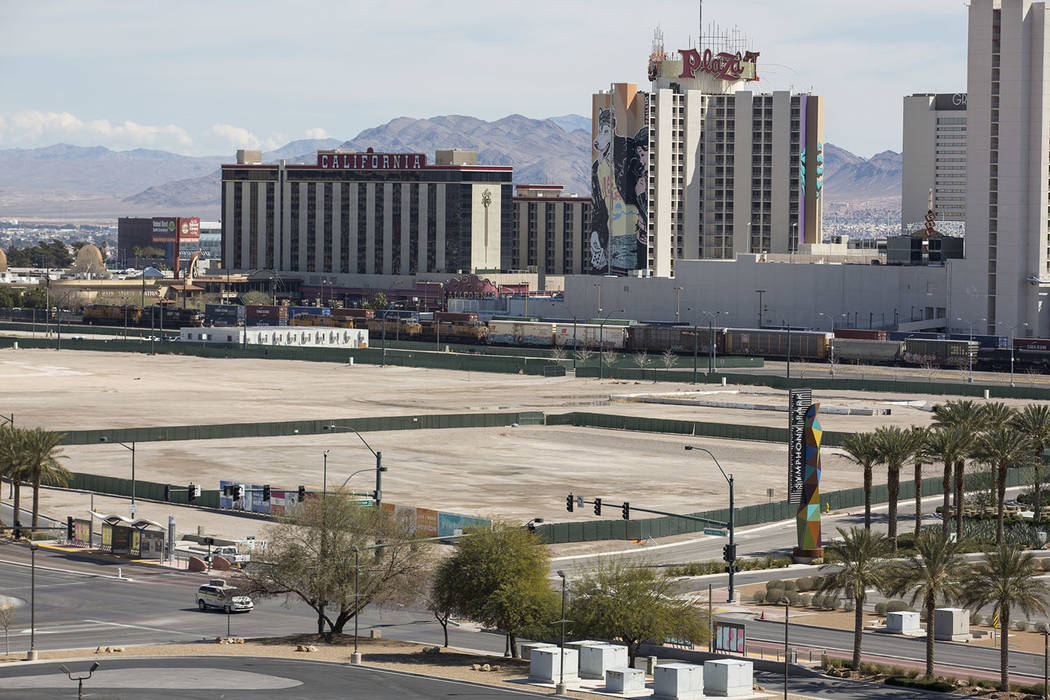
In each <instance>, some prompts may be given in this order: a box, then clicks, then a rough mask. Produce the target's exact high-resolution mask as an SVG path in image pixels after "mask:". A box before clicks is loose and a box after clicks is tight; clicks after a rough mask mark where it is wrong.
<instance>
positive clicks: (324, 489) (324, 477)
mask: <svg viewBox="0 0 1050 700" xmlns="http://www.w3.org/2000/svg"><path fill="white" fill-rule="evenodd" d="M321 460H322V466H321V500H322V501H324V500H327V499H328V450H324V451H323V452H321Z"/></svg>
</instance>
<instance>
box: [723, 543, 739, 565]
mask: <svg viewBox="0 0 1050 700" xmlns="http://www.w3.org/2000/svg"><path fill="white" fill-rule="evenodd" d="M722 559H723V561H727V562H730V563H732V562H734V561H736V545H735V544H727V545H723V546H722Z"/></svg>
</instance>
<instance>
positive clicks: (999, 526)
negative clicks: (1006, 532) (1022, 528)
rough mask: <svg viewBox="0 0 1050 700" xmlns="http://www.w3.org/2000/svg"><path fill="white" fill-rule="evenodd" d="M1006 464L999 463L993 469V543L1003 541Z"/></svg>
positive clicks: (997, 543) (996, 543)
mask: <svg viewBox="0 0 1050 700" xmlns="http://www.w3.org/2000/svg"><path fill="white" fill-rule="evenodd" d="M1006 469H1007V466H1006V464H1005V463H1004V464H999V465H997V468H996V470H995V482H996V484H995V485H996V501H998V503H996V512H995V545H996V546H997V547H998V546H999V545H1001V544H1002V543H1003V517H1004V515H1005V514H1006Z"/></svg>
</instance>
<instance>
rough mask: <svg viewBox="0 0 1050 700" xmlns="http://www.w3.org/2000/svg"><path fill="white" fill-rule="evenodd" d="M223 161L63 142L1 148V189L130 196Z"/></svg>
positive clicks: (196, 175) (192, 174) (197, 174)
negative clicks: (72, 144) (41, 145)
mask: <svg viewBox="0 0 1050 700" xmlns="http://www.w3.org/2000/svg"><path fill="white" fill-rule="evenodd" d="M222 161H223V158H222V157H221V156H203V157H192V156H181V155H178V154H175V153H168V152H167V151H154V150H148V149H144V148H136V149H134V150H130V151H111V150H109V149H108V148H103V147H101V146H92V147H84V146H70V145H69V144H64V143H60V144H56V145H54V146H47V147H44V148H8V149H3V150H0V190H14V191H18V192H33V191H42V192H54V191H56V190H57V191H65V192H72V193H83V194H88V193H90V194H119V195H126V194H128V193H130V192H137V191H139V190H141V189H142V188H143V187H149V186H154V185H162V184H164V183H166V182H171V181H172V180H180V179H183V178H191V177H199V176H201V175H204V174H205V173H208V172H210V171H212V170H214V169H215V168H216V167H218V165H219V163H221V162H222Z"/></svg>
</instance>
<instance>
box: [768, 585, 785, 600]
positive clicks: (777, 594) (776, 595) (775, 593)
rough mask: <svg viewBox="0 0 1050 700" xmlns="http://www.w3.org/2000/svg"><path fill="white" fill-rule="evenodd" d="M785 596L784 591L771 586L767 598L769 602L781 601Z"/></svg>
mask: <svg viewBox="0 0 1050 700" xmlns="http://www.w3.org/2000/svg"><path fill="white" fill-rule="evenodd" d="M783 597H784V591H782V590H781V589H779V588H770V589H769V590H767V591H766V595H765V599H766V602H767V603H779V602H780V599H781V598H783Z"/></svg>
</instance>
